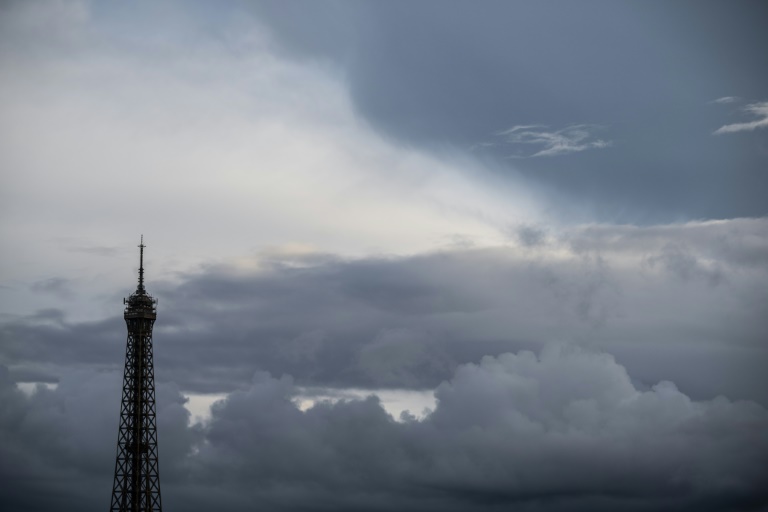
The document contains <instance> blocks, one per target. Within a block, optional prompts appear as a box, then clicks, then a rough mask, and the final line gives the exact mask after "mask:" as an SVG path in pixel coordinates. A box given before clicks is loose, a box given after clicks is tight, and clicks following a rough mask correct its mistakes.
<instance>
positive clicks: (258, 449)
mask: <svg viewBox="0 0 768 512" xmlns="http://www.w3.org/2000/svg"><path fill="white" fill-rule="evenodd" d="M2 375H3V380H2V382H1V384H2V388H0V392H2V396H3V403H4V404H5V406H4V408H3V414H2V415H0V429H1V430H0V431H1V432H2V434H3V435H2V437H0V440H1V441H0V453H2V455H3V457H2V458H0V461H2V462H0V471H1V472H2V474H3V477H4V480H5V481H7V480H6V479H7V478H8V477H12V478H13V479H14V481H16V482H19V484H20V485H14V486H10V487H8V486H4V490H3V491H2V499H3V502H4V503H6V504H7V505H9V506H11V508H12V509H13V510H35V509H37V508H39V507H42V506H44V505H45V504H46V503H47V500H53V499H57V500H62V501H61V503H63V504H64V505H67V504H73V503H74V501H75V498H82V499H83V500H84V501H83V504H82V505H81V508H80V509H82V507H85V508H89V507H91V506H93V507H94V508H97V505H98V504H99V503H100V501H106V499H107V498H108V496H107V494H106V493H105V495H104V500H99V499H98V496H96V495H95V494H94V493H92V492H89V491H88V489H89V488H88V487H87V484H88V483H93V482H96V481H99V480H105V479H104V478H102V474H108V473H109V471H108V469H109V466H110V464H111V463H112V460H111V456H112V455H113V454H112V453H111V450H107V449H106V448H105V447H110V448H111V447H112V443H110V442H108V441H110V440H111V439H110V438H111V436H112V435H113V434H114V432H115V431H116V429H113V428H111V427H113V426H115V425H113V423H115V422H114V412H115V410H113V409H114V407H113V406H114V405H115V403H117V400H116V399H114V400H113V398H116V396H117V395H118V392H119V389H118V388H117V385H116V384H115V383H116V382H119V373H118V372H114V373H109V374H91V375H80V376H79V377H78V378H74V377H72V378H67V379H64V380H62V383H61V384H60V386H59V387H58V388H57V389H56V390H45V389H42V388H39V389H38V390H37V391H36V392H35V393H34V394H33V395H32V396H31V397H26V396H24V395H23V394H22V393H21V392H19V391H17V390H16V389H15V388H14V385H13V383H12V382H10V381H9V380H8V377H7V373H3V374H2ZM297 394H298V392H297V388H296V387H295V386H294V384H293V380H292V379H291V378H290V377H288V376H283V377H281V378H273V377H271V376H269V375H268V374H266V373H257V374H256V376H255V377H254V378H253V380H252V381H251V383H250V385H248V386H247V387H246V388H244V389H241V390H239V391H236V392H233V393H231V394H229V395H228V396H227V397H226V399H224V400H223V401H220V402H218V403H216V404H215V405H214V407H213V410H212V417H211V419H210V421H209V422H208V423H206V424H204V425H195V426H188V425H187V424H186V419H187V416H186V412H185V411H184V410H183V409H182V408H181V402H182V401H183V400H182V399H181V398H180V396H179V395H178V392H177V391H174V390H173V389H172V388H169V387H168V386H162V387H161V391H160V392H159V398H158V403H159V404H160V407H161V409H160V410H159V411H158V418H159V420H158V421H159V423H160V424H159V432H160V450H161V456H162V459H161V463H162V465H161V474H162V476H163V485H164V488H163V494H164V498H165V500H166V501H167V502H168V503H174V504H175V506H176V507H177V508H184V509H185V510H190V511H195V510H209V509H210V507H211V506H213V505H214V504H218V505H217V506H219V507H221V508H223V509H235V508H242V507H243V506H248V507H254V508H263V507H275V506H277V509H279V510H285V511H289V510H381V511H388V510H403V509H406V510H414V509H418V510H450V511H463V510H506V509H508V508H509V507H510V506H514V507H515V508H516V509H517V508H520V509H522V510H546V511H549V510H586V509H589V510H659V509H664V510H723V509H729V510H751V509H755V507H758V506H759V505H760V504H761V503H763V504H764V503H765V502H766V500H767V499H768V494H766V491H765V490H764V489H763V487H762V485H761V483H762V482H764V481H765V479H766V478H768V473H766V468H765V465H764V461H765V457H766V456H768V442H766V440H765V437H764V435H763V433H764V431H765V429H766V428H768V410H766V409H765V408H764V407H761V406H759V405H757V404H755V403H752V402H733V401H729V400H727V399H725V398H722V397H719V398H716V399H714V400H707V401H695V400H691V399H690V398H689V397H688V396H686V395H685V394H684V393H681V392H680V391H679V390H678V389H677V388H676V387H675V385H674V384H673V383H671V382H661V383H658V384H656V385H654V386H653V387H651V388H648V389H643V390H640V389H637V387H636V386H635V385H634V384H633V382H632V380H631V379H630V377H629V375H628V374H627V372H626V370H625V368H624V367H622V366H621V365H619V364H617V363H616V361H615V360H614V359H613V358H612V357H611V356H609V355H607V354H604V353H596V352H591V351H583V350H578V349H573V348H567V347H563V346H550V347H548V348H545V349H544V350H543V351H542V352H541V353H540V354H538V355H536V354H534V353H532V352H528V351H522V352H519V353H516V354H513V353H508V354H502V355H499V356H498V357H485V358H483V359H482V360H481V361H479V362H478V363H473V364H465V365H461V366H460V367H458V368H457V369H456V371H455V373H454V374H453V375H452V377H451V378H450V380H448V381H446V382H444V383H442V384H441V385H440V386H438V388H437V389H436V392H435V395H436V397H437V400H438V402H437V406H436V408H435V410H434V412H432V413H431V414H430V415H429V416H427V417H426V418H425V419H423V420H420V421H419V420H416V419H415V418H413V417H409V416H408V415H407V414H406V415H405V416H404V417H403V421H401V422H395V421H394V420H393V418H391V417H390V416H388V415H387V414H386V412H385V411H384V409H383V408H382V407H381V405H380V403H379V402H378V400H377V399H376V398H375V397H370V398H368V399H366V400H362V401H358V400H353V401H340V402H336V403H330V402H321V403H318V404H316V405H315V406H314V407H311V408H310V409H308V410H306V411H301V410H300V409H299V408H298V406H297V403H296V396H297ZM113 395H114V396H113ZM84 415H85V416H86V417H88V418H90V421H88V422H84V421H82V417H83V416H84ZM94 439H98V440H101V441H102V442H99V443H94V442H93V440H94ZM35 464H42V465H44V466H45V467H46V468H48V469H47V471H48V479H27V478H26V477H27V476H28V475H31V474H32V473H34V471H35V469H34V465H35ZM65 475H68V478H69V480H68V482H69V486H68V487H69V488H67V487H57V486H56V485H55V482H56V481H57V479H58V478H62V477H64V476H65ZM100 483H101V484H103V483H105V482H103V481H102V482H100ZM190 484H193V485H196V486H197V489H196V491H194V492H192V493H183V492H181V489H182V487H184V486H189V485H190ZM102 487H103V486H102ZM187 488H191V487H187ZM276 504H279V505H276ZM65 509H66V507H65Z"/></svg>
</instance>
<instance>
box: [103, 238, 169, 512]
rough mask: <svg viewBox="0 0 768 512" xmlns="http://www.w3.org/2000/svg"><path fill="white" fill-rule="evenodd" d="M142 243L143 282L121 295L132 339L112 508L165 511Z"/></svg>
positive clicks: (153, 308)
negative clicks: (159, 468) (132, 291)
mask: <svg viewBox="0 0 768 512" xmlns="http://www.w3.org/2000/svg"><path fill="white" fill-rule="evenodd" d="M144 247H145V245H144V236H143V235H142V237H141V244H140V245H139V285H138V287H137V288H136V291H135V292H134V293H133V294H131V296H130V297H128V299H123V303H124V304H125V305H126V307H125V315H124V317H125V323H126V325H127V326H128V341H127V343H126V349H125V371H124V373H123V398H122V401H121V404H120V428H119V430H118V434H117V459H116V461H115V480H114V484H113V485H112V504H111V506H110V508H109V510H110V512H155V511H162V505H161V501H160V477H159V474H158V464H157V426H156V422H155V368H154V363H153V361H152V327H153V325H154V323H155V318H157V300H156V299H154V298H153V297H152V296H151V295H149V294H148V293H147V291H146V290H145V289H144Z"/></svg>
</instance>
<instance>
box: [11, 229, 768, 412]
mask: <svg viewBox="0 0 768 512" xmlns="http://www.w3.org/2000/svg"><path fill="white" fill-rule="evenodd" d="M767 231H768V223H767V222H766V221H765V220H748V219H742V220H733V221H727V222H708V223H691V224H683V225H668V226H656V227H649V228H637V227H632V226H591V227H584V228H579V229H574V230H569V231H564V232H560V233H554V232H551V231H547V230H546V229H544V228H542V227H537V226H519V227H518V228H516V229H510V234H511V235H512V236H516V237H519V239H520V241H521V245H520V246H509V247H498V248H490V249H474V250H473V249H460V250H445V251H443V252H436V253H433V254H428V255H421V256H415V257H409V258H367V259H359V260H343V259H340V258H337V257H334V256H330V255H312V254H310V255H307V254H294V255H290V254H282V255H279V256H274V255H273V256H270V255H269V254H263V255H262V256H261V257H257V258H256V261H257V262H258V266H259V270H247V269H237V268H233V267H210V268H208V269H206V270H204V271H201V272H199V273H195V274H189V275H184V276H181V278H180V279H179V281H178V282H173V283H172V282H159V283H158V282H155V283H150V284H149V287H150V291H151V292H152V293H155V294H156V295H158V296H159V297H160V299H161V309H160V316H159V320H158V323H157V325H156V330H155V336H156V339H157V342H156V354H155V355H156V358H157V366H158V370H157V378H159V379H161V380H171V381H173V382H176V383H178V384H179V385H180V386H181V387H182V389H185V390H192V391H198V392H206V391H209V392H222V391H230V390H232V389H235V388H237V387H238V386H239V385H241V384H242V382H244V381H247V379H249V378H250V375H252V374H253V372H254V371H256V370H266V371H269V372H271V373H273V374H276V375H280V374H282V373H288V374H291V375H293V376H294V377H295V378H296V379H297V382H298V383H299V384H301V385H321V386H340V387H345V386H354V387H374V388H375V387H393V388H431V387H434V386H436V385H437V384H439V383H440V382H441V381H442V380H444V379H446V378H448V377H449V376H450V375H451V374H452V372H453V370H454V368H455V367H456V365H457V364H460V363H466V362H471V361H478V360H479V359H480V358H481V357H482V356H484V355H489V354H490V355H494V354H499V353H503V352H507V351H510V350H519V349H521V348H535V347H538V346H540V345H541V344H544V343H548V342H551V341H566V342H572V343H577V344H586V345H591V346H595V347H603V348H606V349H607V350H609V351H610V352H611V353H613V354H615V355H616V356H617V357H618V359H619V361H620V362H621V363H622V364H625V365H626V366H627V367H628V368H629V369H630V370H631V372H632V374H633V375H634V376H635V377H636V378H638V379H639V380H640V381H641V382H645V383H653V382H657V381H659V380H664V379H671V380H674V381H675V382H677V383H678V385H679V386H681V388H682V389H683V390H684V391H685V392H686V393H687V394H689V395H691V396H693V397H695V398H711V397H713V396H715V395H717V394H720V393H724V394H726V395H727V396H729V397H731V398H751V399H756V400H759V401H761V402H762V403H764V404H768V395H766V394H765V390H766V389H768V386H766V385H765V384H766V380H765V372H764V370H763V367H764V365H765V364H766V363H767V362H768V353H767V352H766V346H765V332H767V331H768V324H767V322H768V321H767V320H766V314H765V312H766V311H768V296H767V295H766V289H768V275H767V274H766V268H767V266H766V263H767V262H768V245H767V244H766V240H768V233H767ZM115 302H116V304H118V306H116V309H119V299H118V298H115ZM123 330H124V326H123V325H122V321H121V319H120V318H119V317H117V316H115V317H113V318H110V319H105V320H103V321H100V322H92V323H72V322H70V321H68V320H67V319H66V317H64V316H63V315H62V314H61V313H60V312H57V311H56V310H45V311H41V312H40V313H38V314H37V315H35V316H34V317H26V318H24V317H22V318H15V319H8V320H6V321H5V322H4V323H3V324H2V331H1V332H2V339H3V343H2V346H1V347H2V348H0V355H1V356H2V361H3V362H5V364H8V365H9V366H10V367H11V370H12V371H13V372H14V376H15V378H17V379H19V380H27V381H29V380H32V381H34V380H49V381H55V380H56V378H57V372H58V371H59V370H60V369H61V368H66V367H71V366H87V367H93V366H95V367H99V368H116V367H117V366H118V365H119V364H122V355H123V354H122V350H123V348H122V344H123V343H124V338H123V336H122V335H121V334H120V333H122V332H123Z"/></svg>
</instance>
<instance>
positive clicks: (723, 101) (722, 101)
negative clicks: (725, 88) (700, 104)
mask: <svg viewBox="0 0 768 512" xmlns="http://www.w3.org/2000/svg"><path fill="white" fill-rule="evenodd" d="M740 99H741V98H739V97H738V96H723V97H722V98H717V99H716V100H712V101H710V103H720V104H726V103H735V102H737V101H739V100H740Z"/></svg>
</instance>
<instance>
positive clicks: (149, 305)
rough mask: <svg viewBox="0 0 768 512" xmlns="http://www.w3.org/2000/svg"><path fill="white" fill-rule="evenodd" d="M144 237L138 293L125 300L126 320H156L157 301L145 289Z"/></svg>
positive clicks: (140, 251) (140, 249) (140, 244)
mask: <svg viewBox="0 0 768 512" xmlns="http://www.w3.org/2000/svg"><path fill="white" fill-rule="evenodd" d="M145 247H146V245H144V235H141V242H140V243H139V285H138V286H137V287H136V291H135V292H133V293H132V294H131V296H130V297H128V298H127V299H123V304H125V305H126V308H125V318H126V319H128V318H151V319H153V320H154V318H155V313H156V312H157V309H156V308H157V299H155V298H154V297H152V296H151V295H149V294H148V293H147V290H146V289H145V288H144V248H145Z"/></svg>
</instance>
